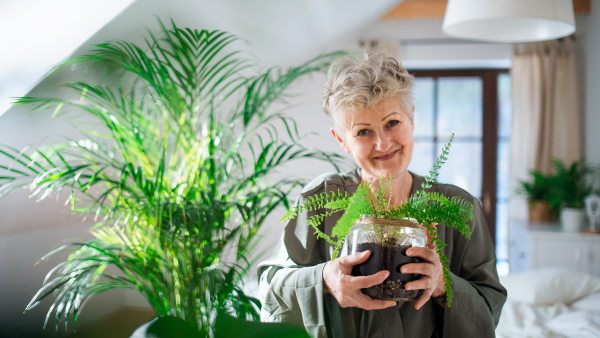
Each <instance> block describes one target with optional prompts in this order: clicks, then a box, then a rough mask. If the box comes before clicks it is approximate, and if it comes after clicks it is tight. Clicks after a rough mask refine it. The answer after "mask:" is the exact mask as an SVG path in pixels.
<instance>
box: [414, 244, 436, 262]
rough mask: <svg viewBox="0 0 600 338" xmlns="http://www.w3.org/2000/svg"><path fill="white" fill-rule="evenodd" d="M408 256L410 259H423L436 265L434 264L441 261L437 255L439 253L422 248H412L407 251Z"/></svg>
mask: <svg viewBox="0 0 600 338" xmlns="http://www.w3.org/2000/svg"><path fill="white" fill-rule="evenodd" d="M406 255H407V256H409V257H421V258H423V259H425V260H426V261H429V262H431V263H434V262H436V261H439V260H440V259H439V256H438V254H437V252H435V250H432V249H430V248H422V247H419V246H415V247H412V248H410V249H408V250H406Z"/></svg>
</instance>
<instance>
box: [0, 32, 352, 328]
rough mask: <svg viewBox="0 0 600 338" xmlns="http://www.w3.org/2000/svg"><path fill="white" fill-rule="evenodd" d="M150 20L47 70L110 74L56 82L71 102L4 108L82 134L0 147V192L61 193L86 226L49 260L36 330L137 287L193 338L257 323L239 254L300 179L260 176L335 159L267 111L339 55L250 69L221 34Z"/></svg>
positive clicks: (39, 101)
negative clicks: (224, 320) (227, 322)
mask: <svg viewBox="0 0 600 338" xmlns="http://www.w3.org/2000/svg"><path fill="white" fill-rule="evenodd" d="M159 23H160V26H161V32H160V35H155V34H153V33H151V32H150V33H149V37H148V38H147V39H146V41H147V45H146V46H138V45H135V44H133V43H128V42H125V41H114V42H107V43H103V44H99V45H95V49H94V50H92V51H91V52H90V54H88V55H83V56H80V57H76V58H73V59H70V60H68V61H66V62H65V63H63V64H62V65H61V66H59V68H60V67H64V66H66V65H80V64H85V65H86V66H88V67H90V68H92V69H96V70H97V71H99V72H103V73H104V72H105V73H106V74H107V75H109V76H105V77H103V82H101V83H88V82H71V83H67V84H66V85H65V86H66V87H68V88H70V89H72V90H73V91H75V92H76V93H77V94H78V96H80V99H79V100H66V99H61V98H40V97H22V98H20V99H18V101H17V102H16V104H26V105H29V106H30V107H31V110H33V111H48V110H50V111H53V112H54V116H57V117H58V116H62V115H63V114H64V116H68V117H69V119H70V120H71V121H74V123H75V124H76V125H77V126H78V128H79V130H80V131H81V133H82V139H80V140H67V141H65V142H63V143H60V144H53V145H49V146H45V147H43V148H40V149H37V150H35V151H34V152H33V153H31V152H25V153H24V152H20V151H18V150H17V149H14V148H11V147H9V146H1V147H0V153H1V154H3V156H4V157H5V159H8V160H9V162H10V163H9V164H7V165H0V170H2V171H3V173H0V197H2V196H4V195H6V194H9V193H10V192H11V191H13V190H15V189H17V188H20V187H30V188H31V189H32V191H33V192H32V194H33V195H36V196H38V197H39V198H40V199H43V198H45V197H48V196H51V195H53V194H56V193H57V192H58V191H60V190H67V191H68V192H69V197H68V199H67V201H66V203H67V204H70V206H71V210H72V212H74V213H81V214H85V215H90V214H91V215H93V217H95V218H96V219H97V221H98V223H97V224H96V225H95V226H94V227H93V228H92V230H91V232H92V234H93V237H94V238H93V239H92V240H89V241H78V242H73V243H70V244H68V245H64V246H61V247H60V248H58V249H57V250H55V251H53V252H50V253H49V254H48V255H51V254H53V253H54V252H57V251H65V250H66V251H70V252H71V254H70V256H69V258H68V260H66V261H64V262H62V263H60V264H59V265H57V266H56V267H55V268H53V269H52V270H51V271H50V272H49V273H48V277H47V278H46V280H45V281H44V283H43V286H42V288H41V289H40V290H39V292H38V293H37V294H36V295H35V296H34V297H33V299H32V301H31V302H30V303H29V304H28V305H27V307H26V310H27V311H29V310H31V309H32V308H34V307H35V306H36V305H38V304H39V303H40V302H41V301H42V300H44V299H46V298H49V297H51V295H56V298H55V299H54V300H53V306H52V307H51V309H50V310H49V312H48V317H47V319H46V322H45V323H44V327H45V326H46V324H47V323H48V318H49V317H50V315H51V314H52V313H54V318H55V319H56V327H58V325H59V322H61V321H64V324H65V328H66V327H67V323H68V322H69V321H70V318H72V321H73V324H75V322H76V321H77V318H78V316H79V313H80V311H81V309H82V308H83V306H84V304H85V303H86V300H87V299H88V298H90V297H92V296H95V295H97V294H99V293H102V292H104V291H107V290H111V289H115V288H127V289H134V290H137V291H138V292H140V293H141V294H142V295H143V296H144V297H145V298H146V299H147V300H148V302H149V304H150V305H151V306H152V308H153V309H154V311H155V312H156V314H157V315H158V316H159V317H163V316H174V317H177V318H179V319H182V320H184V321H186V322H187V323H189V324H190V325H192V326H193V327H194V328H196V329H197V330H198V331H199V335H200V336H207V335H209V334H210V332H211V330H212V323H213V322H214V318H215V314H216V313H217V312H219V313H223V312H224V313H230V314H234V315H235V316H236V317H237V318H242V319H250V320H252V319H253V320H257V319H258V318H259V315H258V312H257V309H258V308H259V307H260V303H259V302H258V300H256V299H254V298H252V297H249V296H247V295H245V294H244V292H243V291H242V289H241V286H240V281H241V278H242V277H243V276H244V274H245V273H246V272H247V271H248V269H249V268H250V265H251V263H252V262H251V260H250V258H249V257H250V256H249V253H250V251H251V249H252V247H253V246H254V245H255V244H256V241H255V240H256V238H257V236H256V235H257V232H258V231H259V229H260V228H261V226H262V225H263V223H264V221H265V219H266V218H267V216H268V215H269V214H271V213H272V212H273V211H274V210H275V209H276V208H277V207H279V206H288V194H289V193H290V192H291V191H292V189H294V188H295V187H297V186H298V185H301V184H302V181H301V180H299V179H294V178H289V177H286V178H285V179H275V178H273V176H271V174H272V173H273V172H275V171H276V170H277V169H278V168H280V167H281V166H282V165H284V164H286V163H288V162H290V161H293V160H296V159H300V158H315V159H321V160H324V161H328V162H330V163H332V164H333V165H334V166H336V168H337V165H338V164H340V163H341V162H340V161H341V157H338V156H337V155H335V154H332V153H326V152H322V151H318V150H312V149H307V148H305V147H303V146H302V145H301V144H300V143H299V141H300V139H301V135H300V133H299V132H298V128H297V127H296V125H295V123H294V120H293V119H291V118H289V117H286V116H285V115H283V114H282V113H281V112H271V110H270V109H269V107H270V106H271V104H272V103H273V102H275V101H277V100H280V99H281V98H282V96H283V95H284V92H285V90H286V88H287V87H288V86H289V85H290V84H291V83H293V82H294V81H295V80H296V79H298V78H299V77H302V76H304V75H307V74H311V73H314V72H323V71H325V70H326V69H327V68H328V66H329V64H330V62H331V61H332V60H333V59H334V58H336V57H338V56H339V54H340V53H331V54H325V55H321V56H318V57H316V58H314V59H312V60H309V61H308V62H306V63H305V64H302V65H300V66H298V67H292V68H289V69H287V70H283V69H280V68H268V69H263V70H261V69H260V68H259V67H258V66H257V65H256V64H254V63H253V62H251V61H249V58H245V57H244V56H243V54H242V53H241V52H240V51H239V50H236V49H235V48H234V47H235V44H234V42H235V41H236V40H237V38H236V37H235V36H233V35H231V34H228V33H226V32H221V31H207V30H194V29H188V28H185V29H182V28H179V27H177V26H176V25H175V23H174V22H172V26H171V27H166V26H165V25H163V23H162V22H159ZM72 112H74V113H72ZM76 114H79V115H76ZM78 116H83V117H84V119H85V121H83V120H78ZM90 120H93V121H94V126H93V127H89V122H90ZM78 121H81V122H82V123H79V124H78ZM84 122H85V123H84ZM282 131H283V132H282ZM42 259H43V258H42ZM109 266H113V267H116V268H117V269H118V270H119V271H120V274H114V275H113V274H109V273H107V272H106V271H105V269H106V268H107V267H109Z"/></svg>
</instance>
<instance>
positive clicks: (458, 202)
mask: <svg viewBox="0 0 600 338" xmlns="http://www.w3.org/2000/svg"><path fill="white" fill-rule="evenodd" d="M453 140H454V134H452V136H451V137H450V140H449V141H448V143H446V145H444V147H443V148H442V154H441V155H440V156H439V157H438V159H437V161H436V163H435V164H434V165H433V169H432V170H430V171H429V175H427V176H425V182H423V184H422V185H421V188H422V189H421V190H418V191H417V192H416V193H415V194H413V195H412V196H411V197H410V198H409V199H408V201H406V202H405V203H402V204H400V205H398V206H392V205H391V199H392V195H391V186H392V179H391V177H390V179H389V181H386V180H385V179H384V178H383V177H382V178H381V179H380V182H379V188H377V189H374V187H373V185H372V184H370V183H369V182H362V183H361V184H360V185H359V187H358V189H357V191H356V192H355V193H354V194H353V195H352V196H350V195H349V194H348V193H347V192H346V193H344V194H342V193H340V192H339V191H338V192H337V193H335V192H332V193H329V194H328V193H321V194H319V195H316V196H309V197H307V198H306V200H305V201H304V203H302V204H300V205H297V206H295V207H294V208H292V209H289V210H288V211H287V212H286V213H284V215H283V216H282V217H281V219H280V222H284V221H289V220H291V219H293V218H295V217H296V216H297V215H298V213H300V212H305V211H314V210H326V211H325V212H324V213H320V214H318V215H315V216H312V217H310V218H309V219H308V224H310V225H311V226H312V227H313V228H314V229H315V233H316V235H317V238H324V239H325V240H326V241H327V242H329V243H330V244H331V245H333V254H332V257H331V259H332V260H333V259H336V258H337V256H338V254H339V252H340V251H341V249H342V247H343V245H344V242H345V241H346V237H347V236H348V234H349V233H350V229H351V228H352V227H353V226H354V224H355V223H356V221H357V220H358V219H359V218H360V215H361V214H373V215H377V216H385V217H393V216H403V217H411V218H414V219H416V220H417V222H418V223H419V224H422V225H424V226H425V228H426V229H427V230H428V232H429V235H430V237H431V243H433V244H435V249H436V252H437V253H438V255H439V256H440V261H441V262H442V268H443V279H444V286H445V288H446V293H447V299H448V302H447V304H448V307H450V306H451V304H452V279H451V277H450V268H449V267H448V258H447V257H446V256H445V255H444V252H443V249H444V247H445V246H446V244H445V243H443V242H442V241H441V240H440V238H439V236H438V234H437V230H436V227H435V225H436V224H444V225H446V226H451V227H453V228H455V229H457V230H458V231H460V233H461V234H463V235H464V236H465V237H467V238H470V237H471V229H470V228H469V225H468V224H467V222H468V221H470V220H472V219H473V205H472V204H471V203H470V202H468V201H465V200H463V199H461V198H459V197H456V196H455V197H452V198H448V197H446V196H444V195H442V194H439V193H436V192H428V191H427V189H430V188H431V186H432V185H431V183H432V182H435V181H436V177H437V176H438V175H439V173H438V170H439V169H440V168H441V166H442V165H443V164H444V163H445V162H446V161H447V160H448V157H447V156H448V154H449V152H450V146H451V145H452V141H453ZM386 194H389V195H388V196H389V197H388V198H385V195H386ZM336 212H344V214H343V215H342V216H341V217H340V219H339V220H338V222H337V223H336V225H335V226H334V227H333V229H332V230H331V235H332V236H333V237H335V238H336V240H334V239H332V238H331V237H330V236H328V235H327V234H325V233H324V232H323V231H321V230H320V229H319V225H320V224H321V222H322V221H323V219H324V218H325V217H328V216H330V215H333V214H334V213H336Z"/></svg>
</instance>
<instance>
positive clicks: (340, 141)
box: [330, 128, 350, 154]
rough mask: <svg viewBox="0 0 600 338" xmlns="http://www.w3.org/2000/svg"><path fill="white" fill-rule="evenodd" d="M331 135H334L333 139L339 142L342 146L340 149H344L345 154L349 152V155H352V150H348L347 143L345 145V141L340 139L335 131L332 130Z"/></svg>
mask: <svg viewBox="0 0 600 338" xmlns="http://www.w3.org/2000/svg"><path fill="white" fill-rule="evenodd" d="M330 130H331V135H333V137H334V138H335V139H336V140H337V141H338V143H339V144H340V147H342V149H344V151H345V152H347V153H348V154H350V148H348V146H347V145H346V143H344V140H342V138H341V137H340V135H338V134H337V133H336V132H335V129H333V128H331V129H330Z"/></svg>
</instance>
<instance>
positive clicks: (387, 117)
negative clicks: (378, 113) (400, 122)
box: [381, 112, 400, 121]
mask: <svg viewBox="0 0 600 338" xmlns="http://www.w3.org/2000/svg"><path fill="white" fill-rule="evenodd" d="M394 114H398V115H400V114H399V113H396V112H393V113H391V114H390V115H388V116H386V117H384V118H383V119H381V121H385V119H387V118H388V117H390V116H392V115H394Z"/></svg>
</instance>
